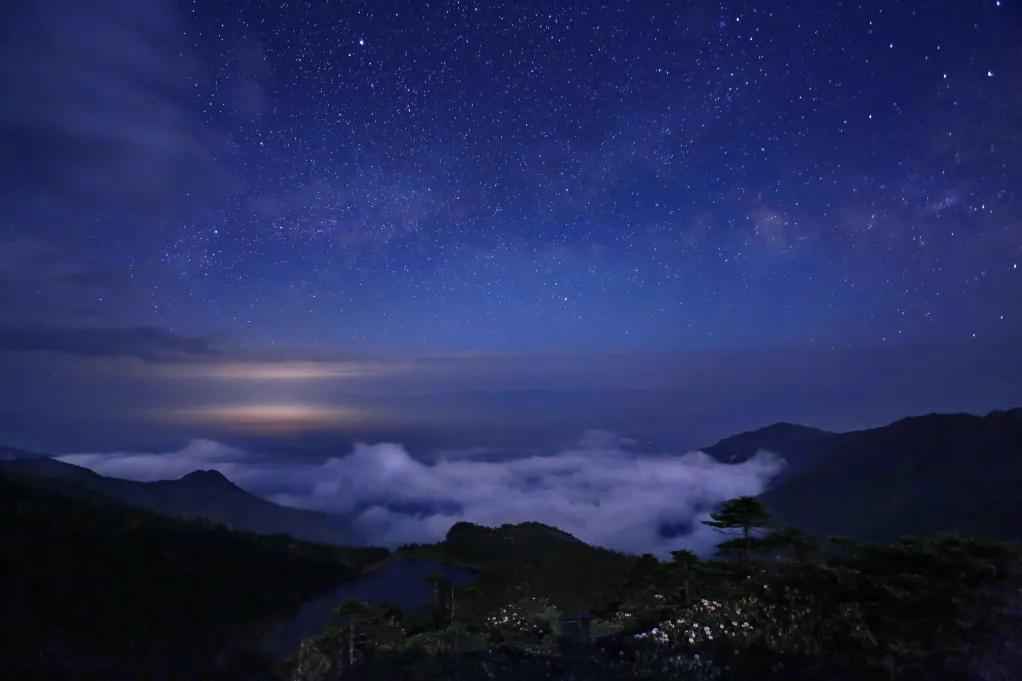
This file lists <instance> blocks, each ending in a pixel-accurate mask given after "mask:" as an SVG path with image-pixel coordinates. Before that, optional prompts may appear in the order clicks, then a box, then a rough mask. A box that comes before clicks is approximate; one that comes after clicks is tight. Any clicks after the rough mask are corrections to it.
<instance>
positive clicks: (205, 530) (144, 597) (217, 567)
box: [0, 476, 386, 680]
mask: <svg viewBox="0 0 1022 681" xmlns="http://www.w3.org/2000/svg"><path fill="white" fill-rule="evenodd" d="M385 555H386V551H385V550H381V549H366V550H359V549H344V548H340V547H332V546H322V545H314V544H307V543H303V542H297V541H295V540H293V539H291V538H290V537H287V536H283V535H278V536H261V535H251V534H243V533H238V532H232V531H229V530H227V529H225V528H223V527H221V526H217V525H214V524H212V523H210V522H203V521H184V520H177V519H171V518H167V517H163V516H158V515H154V514H152V513H149V512H146V511H141V510H137V509H133V508H130V507H126V506H121V505H117V504H113V503H109V502H104V501H101V500H90V499H83V498H81V497H70V496H64V495H59V494H54V493H51V492H47V491H44V490H41V489H38V488H36V487H32V486H28V485H25V484H22V483H20V482H17V481H14V480H10V479H8V478H5V477H3V476H0V564H3V566H4V573H5V574H4V599H5V600H4V607H3V608H2V609H0V612H2V617H3V622H2V627H0V628H2V631H3V632H4V635H3V636H2V637H0V659H2V660H3V664H4V672H5V673H7V674H13V676H11V677H9V678H39V677H40V676H42V677H45V678H53V679H59V678H75V679H106V680H114V679H133V678H140V677H141V676H142V675H145V676H146V678H173V677H174V676H175V675H176V676H177V677H179V678H192V677H190V676H189V674H198V673H199V670H202V671H203V673H204V674H206V675H207V676H206V678H213V677H214V675H215V673H217V670H218V669H219V673H222V674H224V675H226V676H225V677H224V678H234V676H232V675H233V674H236V673H237V674H241V673H242V671H243V669H242V670H239V668H238V665H241V666H242V668H244V667H245V665H248V666H249V667H251V666H252V665H255V667H257V668H261V669H263V670H264V671H265V669H267V665H266V664H265V661H263V660H258V659H253V657H254V656H252V655H247V656H246V654H242V653H240V652H239V651H238V650H236V648H237V645H238V641H239V640H241V639H243V638H244V637H245V636H246V635H253V636H254V635H255V634H256V633H257V632H256V631H255V630H254V629H255V628H257V625H258V623H259V622H260V621H262V620H264V619H266V618H269V617H272V616H274V615H275V614H279V613H281V612H282V611H286V610H288V609H289V608H294V607H296V606H297V605H298V604H300V603H301V602H303V601H304V600H305V599H307V598H309V597H310V596H312V595H313V594H315V593H318V592H320V591H323V590H325V589H328V588H329V587H331V586H332V585H333V584H335V583H337V582H338V581H340V580H342V579H344V578H346V577H350V576H353V575H355V574H357V572H359V571H360V570H361V569H362V567H363V566H364V565H366V564H368V563H370V562H374V561H377V560H380V559H381V558H382V557H383V556H385ZM246 660H247V662H246ZM232 669H233V671H232ZM140 670H145V672H144V674H143V672H142V671H140ZM250 673H252V672H251V669H250V670H249V671H247V672H245V674H250ZM239 678H241V677H239ZM256 678H257V677H256Z"/></svg>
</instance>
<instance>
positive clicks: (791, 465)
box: [703, 423, 834, 475]
mask: <svg viewBox="0 0 1022 681" xmlns="http://www.w3.org/2000/svg"><path fill="white" fill-rule="evenodd" d="M833 435H834V433H831V432H828V431H826V430H820V429H819V428H810V427H809V426H800V425H797V424H794V423H775V424H773V425H772V426H767V427H766V428H760V429H759V430H752V431H749V432H746V433H739V434H738V435H732V436H731V437H728V438H724V439H723V440H721V441H720V442H718V443H717V444H715V445H712V446H710V447H704V448H703V451H704V452H706V453H707V454H709V455H710V456H712V457H714V458H716V459H717V460H719V461H723V462H725V463H741V462H742V461H746V460H748V459H751V458H752V457H753V456H755V455H756V452H759V451H762V450H766V451H769V452H773V453H775V454H782V453H783V454H784V457H785V459H787V461H788V468H787V469H786V475H790V474H792V473H794V472H797V471H800V470H802V469H803V468H806V467H809V466H812V465H814V464H815V463H818V461H819V458H818V457H814V456H812V455H811V452H812V451H814V448H813V447H811V446H808V445H810V444H811V443H814V442H817V441H819V440H821V439H824V438H827V437H830V436H833Z"/></svg>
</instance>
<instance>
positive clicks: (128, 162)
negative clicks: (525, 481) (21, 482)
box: [0, 0, 1022, 460]
mask: <svg viewBox="0 0 1022 681" xmlns="http://www.w3.org/2000/svg"><path fill="white" fill-rule="evenodd" d="M0 45H2V50H0V57H2V59H0V73H2V76H0V78H2V81H3V91H4V98H3V102H2V104H0V131H2V136H3V148H4V154H3V156H2V160H0V191H2V196H3V201H2V204H0V381H2V382H4V383H6V384H7V386H8V388H7V389H6V390H4V395H3V396H2V397H0V432H5V433H7V434H8V435H7V438H6V443H7V444H10V445H15V446H21V447H27V448H38V449H44V450H46V451H57V452H75V451H111V450H114V449H117V450H119V451H158V452H172V451H174V450H177V449H178V448H180V447H183V446H185V445H186V443H187V442H188V441H190V440H193V439H196V438H210V439H212V440H214V441H216V442H218V443H230V445H231V446H236V447H244V448H245V450H246V451H258V452H261V453H262V455H263V456H267V457H271V458H272V457H298V458H303V460H305V459H309V460H319V459H321V458H322V457H324V456H327V455H328V454H329V455H332V456H340V455H343V454H344V453H345V452H347V451H350V447H351V446H352V444H353V443H354V442H356V441H367V442H376V441H380V440H388V441H395V442H400V443H402V445H403V446H406V447H408V448H409V449H410V450H411V451H412V454H413V456H414V457H415V458H420V459H429V458H430V457H437V456H442V452H444V451H447V450H446V449H445V448H454V449H457V451H459V452H464V451H479V452H484V451H485V452H493V451H497V452H503V454H502V456H513V453H514V452H522V451H550V450H551V448H554V449H556V448H558V447H562V446H566V445H567V444H569V443H573V442H576V441H577V440H578V438H579V437H580V436H581V434H582V433H583V432H585V431H586V430H587V429H594V428H595V429H600V430H604V431H613V432H615V433H619V434H622V435H624V436H627V437H632V438H635V439H636V440H637V441H638V442H640V443H646V444H645V445H644V446H645V447H647V448H648V449H649V450H657V451H664V450H669V449H671V448H674V449H679V450H681V451H684V449H685V448H689V447H698V446H700V445H704V444H707V443H708V442H712V440H713V439H715V438H718V437H721V436H724V435H727V434H730V433H732V432H734V431H736V430H742V429H748V428H753V427H757V426H761V425H765V424H766V423H769V422H771V421H774V420H788V421H801V422H807V423H810V424H812V425H818V426H822V427H832V428H853V427H863V426H867V425H874V424H878V423H883V422H885V421H889V420H893V419H896V418H899V417H901V416H906V415H909V414H913V413H921V412H926V411H932V410H968V411H983V410H987V409H992V408H997V407H1007V406H1015V405H1017V404H1020V403H1022V369H1020V368H1019V367H1020V365H1022V361H1020V360H1022V357H1020V355H1022V353H1020V352H1019V350H1018V347H1022V342H1020V339H1022V305H1020V302H1022V269H1020V268H1019V265H1020V264H1022V193H1020V189H1019V188H1020V187H1022V7H1020V5H1019V4H1018V3H1017V2H1015V1H1013V0H1001V1H1000V2H996V1H995V0H976V1H971V0H970V1H965V0H961V1H947V2H908V1H906V2H818V1H817V0H813V1H808V0H806V1H799V0H793V1H788V2H745V3H742V2H712V3H711V2H679V3H653V2H615V3H602V4H597V3H552V2H550V3H540V2H526V1H516V2H506V3H505V2H496V3H495V2H478V3H471V2H450V3H448V2H421V3H420V2H398V3H391V2H376V1H374V2H336V1H330V2H325V1H324V2H313V1H309V2H294V1H292V0H284V1H281V2H273V3H266V2H243V1H242V2H235V1H232V2H206V1H199V0H195V1H193V2H191V3H188V2H174V3H170V2H164V1H162V0H136V1H133V2H115V1H113V0H101V1H100V2H95V3H84V4H83V3H79V2H72V1H71V0H59V1H57V2H46V3H43V2H20V1H19V2H16V3H15V5H14V7H13V11H12V12H11V13H10V15H9V16H8V17H7V18H6V19H5V22H4V28H3V38H2V43H0ZM225 446H226V445H225ZM438 452H440V454H438ZM509 452H510V453H509Z"/></svg>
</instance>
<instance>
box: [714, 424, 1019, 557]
mask: <svg viewBox="0 0 1022 681" xmlns="http://www.w3.org/2000/svg"><path fill="white" fill-rule="evenodd" d="M759 449H765V450H769V451H772V452H775V453H777V454H780V455H781V456H784V457H785V458H786V459H788V460H789V461H791V462H792V463H793V465H792V467H791V470H790V471H789V472H788V474H787V475H784V476H782V477H780V478H779V479H778V480H777V481H776V482H775V484H774V485H772V486H771V487H770V488H769V489H768V490H767V491H766V492H765V493H764V494H763V495H762V498H763V500H764V502H765V503H766V504H767V505H768V507H769V508H770V509H771V511H772V512H773V513H774V514H775V515H776V516H777V517H778V519H779V520H781V521H782V522H784V523H786V524H789V525H793V526H796V527H799V528H801V529H803V530H806V531H809V532H813V533H816V534H819V535H844V536H849V537H854V538H857V539H864V540H872V541H884V540H891V539H895V538H897V537H899V536H904V535H908V534H931V533H937V532H949V533H951V532H954V533H961V534H968V535H978V536H989V537H994V538H1003V539H1014V540H1022V503H1019V501H1018V499H1019V498H1020V497H1022V409H1013V410H1009V411H995V412H991V413H990V414H988V415H987V416H974V415H971V414H928V415H926V416H918V417H912V418H906V419H902V420H900V421H896V422H894V423H891V424H889V425H886V426H882V427H879V428H872V429H869V430H861V431H853V432H849V433H827V432H825V431H815V430H814V429H809V428H804V427H801V426H792V425H790V424H777V425H775V426H771V427H769V428H764V429H762V430H759V431H752V432H750V433H743V434H742V435H739V436H736V437H734V438H728V439H727V440H722V441H721V442H720V443H718V444H717V445H714V446H713V447H709V448H707V449H706V451H707V452H708V453H710V454H711V455H713V456H716V457H717V458H719V459H721V460H722V461H731V460H736V461H738V460H743V459H744V458H748V457H749V456H752V454H754V453H755V451H758V450H759Z"/></svg>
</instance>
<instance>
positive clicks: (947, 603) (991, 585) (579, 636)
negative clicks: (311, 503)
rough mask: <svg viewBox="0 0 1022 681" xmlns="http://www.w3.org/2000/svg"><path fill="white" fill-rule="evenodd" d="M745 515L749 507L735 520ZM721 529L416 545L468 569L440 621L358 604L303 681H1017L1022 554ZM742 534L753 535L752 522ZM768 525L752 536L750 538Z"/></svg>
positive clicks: (740, 523) (729, 511)
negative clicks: (589, 541) (701, 545)
mask: <svg viewBox="0 0 1022 681" xmlns="http://www.w3.org/2000/svg"><path fill="white" fill-rule="evenodd" d="M743 504H744V507H743ZM711 523H712V524H714V525H715V526H717V527H719V528H720V529H722V530H724V531H730V530H736V536H735V537H734V538H732V539H730V540H729V541H726V542H725V543H724V544H723V545H722V555H720V556H719V557H718V558H717V559H713V560H700V559H699V558H698V557H696V556H695V555H694V554H692V553H690V552H687V551H678V552H675V554H674V555H673V559H672V560H670V561H666V562H664V561H659V560H657V559H656V558H654V557H653V556H648V555H647V556H641V557H633V556H626V555H623V554H618V553H614V552H611V551H606V550H603V549H596V548H593V547H589V546H587V545H586V544H584V543H582V542H580V541H578V540H577V539H575V538H573V537H570V536H569V535H565V534H564V533H562V532H560V531H558V530H556V529H554V528H549V527H545V526H542V525H539V524H535V523H533V524H525V525H519V526H504V527H502V528H498V529H488V528H481V527H477V526H472V525H467V524H459V525H456V526H455V527H454V528H452V530H451V532H450V533H449V535H448V537H447V540H446V541H445V542H443V543H441V544H439V545H436V546H430V547H424V546H417V547H407V548H406V549H405V552H406V553H408V554H411V555H420V556H422V555H428V556H430V557H433V558H441V559H444V560H447V561H451V562H457V563H460V564H472V565H475V566H476V567H477V568H478V569H479V571H480V578H479V580H478V581H477V582H476V583H475V584H473V585H471V586H469V587H464V588H457V589H454V588H449V586H448V585H445V584H443V583H442V580H438V581H437V583H436V585H435V586H436V591H435V596H436V598H435V602H434V607H433V611H432V612H431V613H402V612H401V611H400V610H398V609H396V608H393V607H388V606H386V605H380V604H377V605H369V604H358V603H349V604H346V606H345V607H344V608H343V609H341V610H340V611H339V612H338V616H337V621H336V623H335V625H334V626H332V627H331V628H330V629H329V630H328V631H326V632H324V633H323V635H322V636H320V637H318V638H316V639H313V640H309V641H306V642H305V643H304V644H303V646H302V648H301V650H300V651H298V653H297V654H296V655H295V657H294V659H293V660H292V661H291V664H290V666H289V668H288V669H287V670H286V672H285V674H286V676H287V677H288V678H290V679H292V680H293V681H320V680H324V679H334V678H345V679H347V678H352V679H421V680H429V679H449V678H454V679H464V680H468V679H488V680H492V679H521V678H535V679H541V678H549V679H555V678H556V679H578V680H582V679H594V680H595V679H649V680H651V681H652V680H657V679H693V680H695V679H699V680H707V681H708V680H711V679H749V680H752V679H756V680H762V679H768V680H769V679H777V680H778V681H780V680H781V679H784V680H785V681H791V680H797V679H835V680H836V679H856V680H860V679H878V680H879V679H886V680H890V679H973V678H974V679H998V678H1022V677H1020V676H1019V673H1020V671H1022V650H1020V649H1019V648H1018V647H1016V646H1017V642H1019V641H1022V598H1020V596H1022V592H1020V590H1019V589H1020V587H1022V562H1020V561H1022V549H1020V547H1018V546H1015V545H1011V544H1006V543H1000V542H995V541H985V540H979V539H967V538H961V537H954V536H946V537H932V538H918V539H915V538H908V539H904V540H901V541H899V542H896V543H893V544H889V545H869V544H861V543H857V542H852V541H848V540H842V539H830V540H827V541H824V542H818V541H816V540H814V539H812V538H810V537H807V536H804V535H802V534H801V533H799V532H797V531H794V530H770V529H769V528H768V526H769V518H768V517H767V516H766V515H765V512H764V511H763V509H762V508H757V507H756V504H755V503H752V505H750V503H749V500H741V501H739V502H737V503H734V504H729V505H726V506H725V508H723V509H721V511H720V512H718V513H717V514H715V516H714V520H713V521H711ZM747 523H752V524H751V525H748V524H747ZM757 528H760V529H757Z"/></svg>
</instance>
